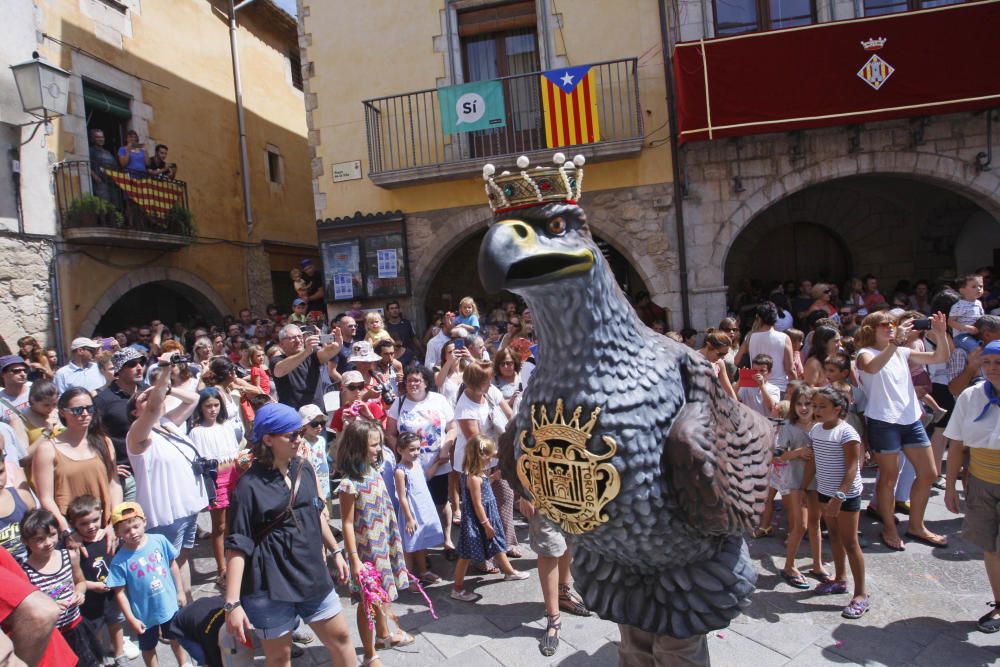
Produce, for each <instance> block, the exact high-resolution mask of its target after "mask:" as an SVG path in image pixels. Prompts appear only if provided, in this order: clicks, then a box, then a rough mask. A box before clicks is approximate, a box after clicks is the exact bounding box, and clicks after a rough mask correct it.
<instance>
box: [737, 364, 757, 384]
mask: <svg viewBox="0 0 1000 667" xmlns="http://www.w3.org/2000/svg"><path fill="white" fill-rule="evenodd" d="M757 373H758V371H755V370H754V369H752V368H741V369H740V382H739V386H741V387H750V388H756V387H759V386H760V385H758V384H757V381H756V380H754V379H753V376H754V375H757Z"/></svg>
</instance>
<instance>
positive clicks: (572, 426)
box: [531, 398, 601, 445]
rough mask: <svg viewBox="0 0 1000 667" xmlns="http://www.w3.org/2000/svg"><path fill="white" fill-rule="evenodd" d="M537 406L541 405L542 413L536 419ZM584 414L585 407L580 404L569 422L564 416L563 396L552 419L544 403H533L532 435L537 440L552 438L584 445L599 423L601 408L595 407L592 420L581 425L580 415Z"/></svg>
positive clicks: (591, 414)
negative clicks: (536, 404)
mask: <svg viewBox="0 0 1000 667" xmlns="http://www.w3.org/2000/svg"><path fill="white" fill-rule="evenodd" d="M536 407H540V410H539V413H540V415H539V419H537V420H536V419H535V408H536ZM582 414H583V408H582V407H579V406H578V407H577V408H576V409H575V410H573V416H572V417H571V418H570V420H569V421H568V422H567V421H566V418H565V417H564V416H563V401H562V399H561V398H560V399H558V400H557V401H556V409H555V410H553V413H552V418H551V419H549V413H548V410H546V408H545V406H544V405H542V406H535V405H532V406H531V426H532V429H531V432H532V435H533V436H534V437H535V439H536V440H547V439H550V438H551V439H556V440H561V441H564V442H571V443H574V444H578V445H584V444H586V442H587V440H589V439H590V433H591V431H593V430H594V426H595V425H596V424H597V416H598V415H600V414H601V409H600V408H594V410H593V412H591V413H590V421H588V422H587V423H586V424H583V425H582V426H581V425H580V415H582Z"/></svg>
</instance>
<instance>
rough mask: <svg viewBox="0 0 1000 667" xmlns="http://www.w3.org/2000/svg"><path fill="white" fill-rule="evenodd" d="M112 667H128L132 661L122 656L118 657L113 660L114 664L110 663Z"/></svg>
mask: <svg viewBox="0 0 1000 667" xmlns="http://www.w3.org/2000/svg"><path fill="white" fill-rule="evenodd" d="M111 664H112V665H114V667H130V665H131V664H132V660H131V659H129V658H128V657H126V656H124V655H120V656H118V657H117V658H115V660H114V662H112V663H111Z"/></svg>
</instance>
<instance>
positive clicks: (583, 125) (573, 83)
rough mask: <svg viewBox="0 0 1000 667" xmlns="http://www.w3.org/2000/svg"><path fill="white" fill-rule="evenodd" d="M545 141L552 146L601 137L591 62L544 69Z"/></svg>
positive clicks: (597, 139)
mask: <svg viewBox="0 0 1000 667" xmlns="http://www.w3.org/2000/svg"><path fill="white" fill-rule="evenodd" d="M541 83H542V109H543V111H544V113H545V142H546V144H547V145H548V147H549V148H559V147H560V146H574V145H577V144H592V143H595V142H598V141H600V140H601V128H600V125H599V123H598V121H597V92H596V87H595V85H594V75H593V74H592V73H591V72H590V66H589V65H582V66H579V67H564V68H562V69H555V70H551V71H548V72H542V76H541Z"/></svg>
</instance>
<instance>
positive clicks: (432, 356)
mask: <svg viewBox="0 0 1000 667" xmlns="http://www.w3.org/2000/svg"><path fill="white" fill-rule="evenodd" d="M449 340H450V338H448V336H446V335H445V334H444V332H443V331H439V332H438V333H437V335H436V336H434V337H433V338H431V339H430V340H429V341H427V353H426V354H424V366H427V368H434V367H435V366H440V365H441V348H442V347H444V344H445V343H447V342H448V341H449Z"/></svg>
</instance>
